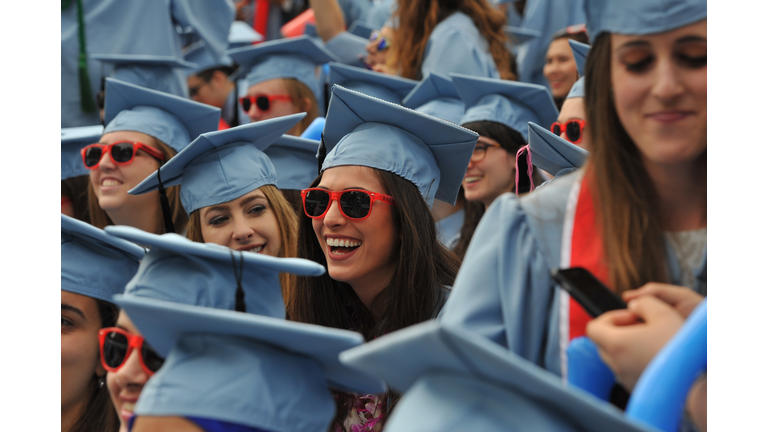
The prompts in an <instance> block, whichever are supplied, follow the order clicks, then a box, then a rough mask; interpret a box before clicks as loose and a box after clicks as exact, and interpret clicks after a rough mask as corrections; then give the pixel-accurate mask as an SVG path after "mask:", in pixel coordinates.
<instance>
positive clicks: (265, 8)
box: [253, 0, 270, 45]
mask: <svg viewBox="0 0 768 432" xmlns="http://www.w3.org/2000/svg"><path fill="white" fill-rule="evenodd" d="M255 3H256V4H255V6H254V8H253V9H254V10H253V29H254V30H256V32H257V33H258V34H260V35H262V36H264V39H262V40H261V41H257V42H254V43H253V45H256V44H258V43H261V42H264V41H266V40H267V22H269V6H270V5H269V0H255Z"/></svg>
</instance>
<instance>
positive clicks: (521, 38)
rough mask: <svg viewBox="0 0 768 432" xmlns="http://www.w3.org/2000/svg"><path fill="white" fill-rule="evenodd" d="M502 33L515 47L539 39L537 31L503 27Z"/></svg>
mask: <svg viewBox="0 0 768 432" xmlns="http://www.w3.org/2000/svg"><path fill="white" fill-rule="evenodd" d="M504 33H506V34H507V37H508V38H509V39H510V40H512V41H513V42H514V43H515V44H516V45H520V44H524V43H526V42H528V41H529V40H531V39H536V38H540V37H541V32H540V31H538V30H533V29H527V28H522V27H513V26H504Z"/></svg>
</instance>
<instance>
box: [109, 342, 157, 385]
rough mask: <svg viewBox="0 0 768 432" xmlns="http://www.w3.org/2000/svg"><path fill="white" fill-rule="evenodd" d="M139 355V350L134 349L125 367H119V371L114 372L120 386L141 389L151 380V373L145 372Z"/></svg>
mask: <svg viewBox="0 0 768 432" xmlns="http://www.w3.org/2000/svg"><path fill="white" fill-rule="evenodd" d="M139 355H140V353H139V350H138V349H133V350H132V351H131V354H130V355H129V356H128V360H126V361H125V364H124V365H123V367H121V368H120V369H118V370H117V372H114V373H115V374H116V378H117V382H118V383H119V384H120V387H123V388H129V387H134V388H138V389H139V390H140V389H141V388H142V387H144V384H146V382H147V381H148V380H149V375H147V373H146V372H144V369H142V367H141V363H139V361H140V360H139Z"/></svg>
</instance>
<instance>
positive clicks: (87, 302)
mask: <svg viewBox="0 0 768 432" xmlns="http://www.w3.org/2000/svg"><path fill="white" fill-rule="evenodd" d="M61 304H65V305H69V306H72V307H75V308H77V309H80V310H81V311H82V312H83V313H84V314H85V317H86V319H87V320H88V321H91V320H92V319H93V320H98V317H99V309H98V307H97V306H96V300H94V299H93V298H92V297H88V296H85V295H82V294H77V293H73V292H69V291H64V290H61Z"/></svg>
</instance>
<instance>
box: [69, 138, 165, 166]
mask: <svg viewBox="0 0 768 432" xmlns="http://www.w3.org/2000/svg"><path fill="white" fill-rule="evenodd" d="M139 150H144V151H145V152H147V153H149V155H150V156H152V157H153V158H155V159H157V160H159V161H160V162H162V161H164V160H165V156H163V153H162V152H161V151H160V150H158V149H156V148H154V147H150V146H148V145H146V144H142V143H140V142H135V141H118V142H116V143H112V144H91V145H87V146H85V147H84V148H82V149H81V150H80V154H81V155H82V156H83V163H84V164H85V167H86V168H88V169H94V168H96V165H98V164H99V162H100V161H101V157H102V155H103V154H104V152H107V153H109V158H110V159H112V162H114V163H115V164H116V165H128V164H129V163H131V162H133V158H135V157H136V152H137V151H139Z"/></svg>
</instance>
